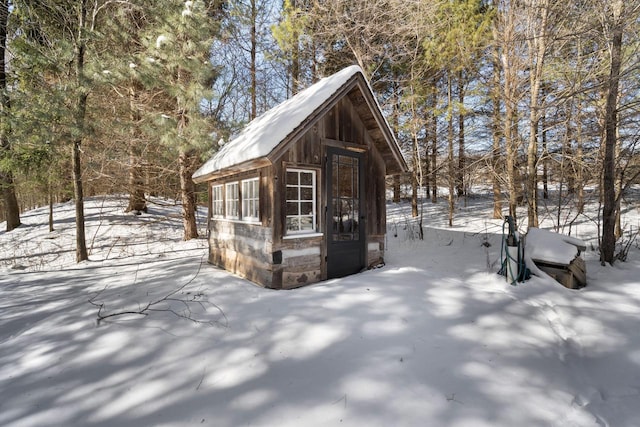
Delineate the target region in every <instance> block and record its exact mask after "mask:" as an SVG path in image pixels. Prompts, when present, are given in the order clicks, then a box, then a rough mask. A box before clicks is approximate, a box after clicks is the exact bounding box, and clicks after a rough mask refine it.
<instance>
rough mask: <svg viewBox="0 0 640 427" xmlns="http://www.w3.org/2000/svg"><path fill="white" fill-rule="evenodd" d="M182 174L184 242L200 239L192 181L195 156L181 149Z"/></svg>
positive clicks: (179, 158)
mask: <svg viewBox="0 0 640 427" xmlns="http://www.w3.org/2000/svg"><path fill="white" fill-rule="evenodd" d="M178 163H179V169H180V171H179V173H180V194H181V196H182V221H183V225H184V237H183V238H184V240H190V239H195V238H197V237H198V227H197V224H196V214H195V213H196V203H195V202H196V198H195V184H194V183H193V180H192V179H191V175H192V174H193V172H194V171H193V165H194V163H195V162H194V158H193V154H191V153H188V152H187V151H186V150H184V149H180V153H179V155H178Z"/></svg>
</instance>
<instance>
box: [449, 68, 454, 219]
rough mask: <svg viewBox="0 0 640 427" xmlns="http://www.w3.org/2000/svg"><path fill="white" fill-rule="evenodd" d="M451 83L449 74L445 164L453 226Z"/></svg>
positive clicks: (450, 216) (450, 217) (450, 215)
mask: <svg viewBox="0 0 640 427" xmlns="http://www.w3.org/2000/svg"><path fill="white" fill-rule="evenodd" d="M451 92H452V84H451V76H450V75H449V76H448V78H447V102H448V103H449V111H448V117H447V143H448V147H449V149H448V153H447V164H448V165H447V166H448V168H449V173H448V175H449V177H448V179H447V181H448V184H449V227H453V213H454V210H455V195H454V194H455V180H456V170H455V163H454V158H453V106H452V105H451V104H452V102H453V96H452V93H451Z"/></svg>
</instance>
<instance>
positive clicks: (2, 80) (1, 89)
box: [0, 0, 20, 231]
mask: <svg viewBox="0 0 640 427" xmlns="http://www.w3.org/2000/svg"><path fill="white" fill-rule="evenodd" d="M9 3H10V2H9V0H2V3H0V64H1V65H0V159H1V158H3V157H5V156H7V155H8V154H9V152H10V151H11V142H10V141H9V134H10V132H11V126H10V124H9V110H10V108H11V103H10V100H9V94H8V91H7V70H6V62H5V60H6V47H7V21H8V19H9ZM0 190H1V191H2V200H3V206H4V216H5V219H6V222H7V225H6V227H7V228H6V229H7V231H11V230H13V229H15V228H16V227H18V226H20V206H19V205H18V198H17V197H16V187H15V183H14V178H13V173H12V172H11V171H10V170H5V171H0Z"/></svg>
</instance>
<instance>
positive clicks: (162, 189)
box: [0, 0, 640, 263]
mask: <svg viewBox="0 0 640 427" xmlns="http://www.w3.org/2000/svg"><path fill="white" fill-rule="evenodd" d="M1 2H2V4H1V6H0V45H1V48H2V49H3V53H2V54H0V59H3V58H4V61H3V62H2V67H0V86H1V87H0V91H1V96H0V101H1V102H0V104H1V105H0V107H1V109H0V120H1V126H0V142H1V151H0V181H1V184H0V186H1V188H2V192H3V199H2V200H3V201H2V204H3V208H4V209H3V212H4V213H3V215H4V219H5V220H6V221H7V230H10V229H12V228H15V227H16V226H18V225H19V224H20V219H19V215H20V209H21V206H22V208H27V207H33V206H40V205H43V204H46V203H49V204H52V203H54V202H55V201H61V200H70V199H73V200H75V203H76V217H77V221H78V222H77V230H78V232H77V239H78V242H77V247H78V249H77V258H78V260H79V261H80V260H82V259H86V257H87V254H86V244H85V243H84V242H83V239H84V237H83V231H82V230H83V206H82V200H83V197H84V195H85V194H100V193H115V192H123V193H127V194H128V195H129V198H130V199H129V206H128V210H130V211H137V212H140V211H144V210H145V209H146V206H147V203H148V200H147V197H146V195H151V194H158V195H165V196H173V197H175V198H178V199H180V200H181V202H182V206H183V217H184V223H185V238H192V237H195V236H196V235H197V229H196V227H195V217H194V209H195V204H196V192H195V188H194V187H193V183H192V182H191V180H190V175H191V173H192V172H193V170H195V168H196V167H197V166H198V165H199V163H200V162H201V161H202V159H203V158H204V157H206V156H208V155H210V154H211V153H212V152H213V151H215V149H216V148H217V142H218V141H219V140H221V139H224V138H228V137H229V136H230V135H232V134H233V132H234V131H236V130H237V129H239V128H240V127H241V126H242V125H243V124H244V123H246V122H247V121H249V120H251V119H252V118H254V117H256V116H257V115H259V114H260V113H262V112H264V111H266V110H267V109H268V108H270V107H272V106H274V105H275V104H277V103H278V102H280V101H282V100H283V99H285V98H286V97H288V96H291V95H292V94H295V93H296V92H298V91H299V90H301V89H302V88H304V87H306V86H308V85H309V84H311V83H313V82H314V81H316V80H317V79H318V78H320V77H322V76H325V75H328V74H331V73H332V72H335V71H337V70H339V69H341V68H343V67H344V66H347V65H351V64H354V63H355V64H358V65H360V67H361V68H362V69H363V71H364V73H365V75H366V77H367V78H368V80H369V81H370V83H371V85H372V88H373V89H374V92H375V93H376V94H377V96H378V97H379V99H378V100H379V102H380V105H381V106H382V108H383V110H384V111H385V113H386V114H387V117H388V118H389V123H390V125H391V126H392V128H393V129H394V130H395V132H396V134H397V136H398V141H399V142H400V144H401V146H402V148H403V150H404V152H405V155H406V158H407V159H408V160H409V163H410V166H411V173H410V174H409V176H408V177H395V179H394V182H393V187H394V189H395V194H396V197H399V194H400V188H401V184H403V183H404V184H406V185H405V186H403V188H404V187H406V186H408V187H409V188H410V189H411V191H410V193H411V194H410V195H409V197H410V198H411V201H412V210H413V213H414V215H416V216H419V215H420V199H421V197H426V199H430V200H431V201H433V202H436V201H438V199H439V198H440V197H441V196H442V194H441V193H440V192H439V188H442V187H445V188H446V189H447V191H446V192H445V193H446V194H445V198H446V201H447V203H448V206H449V223H450V224H451V225H453V223H454V221H455V207H456V200H457V199H459V198H464V197H466V196H467V195H468V193H469V191H470V187H471V185H472V184H473V183H474V180H481V181H482V183H483V184H486V185H487V186H489V187H490V188H491V191H492V193H493V204H494V217H495V218H501V217H502V216H503V215H505V214H508V215H511V216H512V217H513V218H514V219H516V221H519V222H522V223H524V220H525V219H524V218H523V219H520V218H518V216H517V210H516V208H517V207H518V206H519V205H522V204H524V205H526V207H527V217H526V223H527V224H528V225H530V226H536V225H538V222H539V216H540V209H541V205H542V206H544V204H546V203H547V202H546V200H547V198H548V197H549V194H550V192H551V191H554V192H555V194H556V196H557V199H558V200H563V201H566V203H572V204H573V205H574V207H575V212H577V213H578V214H580V213H582V212H583V209H584V205H585V203H586V199H587V198H588V197H597V198H598V200H599V202H600V204H601V207H602V208H601V210H600V213H599V218H598V221H599V223H600V224H601V225H600V235H601V237H600V253H601V259H602V261H603V262H609V263H611V262H613V261H614V260H615V259H616V256H617V254H616V241H618V239H619V238H620V236H621V233H622V226H621V224H620V212H621V200H622V198H623V197H624V194H625V192H626V191H628V189H629V187H630V186H631V185H632V183H633V182H634V181H635V180H636V179H637V178H638V175H639V174H640V168H639V167H638V162H637V160H636V157H637V156H636V155H635V148H636V145H637V143H638V140H639V136H640V132H639V130H640V127H638V122H637V119H638V112H639V111H638V91H637V87H638V80H639V77H640V73H639V72H638V71H639V65H640V55H639V54H638V48H639V47H640V43H639V38H638V30H639V28H640V27H639V23H640V21H639V18H640V1H639V0H632V1H622V0H613V1H610V0H582V1H579V2H568V3H567V2H562V1H559V0H366V1H350V0H284V1H282V0H226V1H225V0H208V1H202V0H194V1H190V0H188V1H183V0H147V1H142V0H117V1H116V0H92V1H89V0H50V1H44V0H12V1H10V0H1ZM476 183H477V182H476ZM563 203H564V202H563ZM83 246H84V247H85V249H84V251H83V250H82V248H83Z"/></svg>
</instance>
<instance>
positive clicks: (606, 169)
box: [600, 0, 624, 264]
mask: <svg viewBox="0 0 640 427" xmlns="http://www.w3.org/2000/svg"><path fill="white" fill-rule="evenodd" d="M623 7H624V3H623V1H622V0H616V1H615V2H613V3H612V4H611V18H612V26H611V31H612V37H611V41H610V53H611V63H610V68H609V77H608V79H607V81H606V84H605V90H606V94H607V97H606V104H605V117H604V126H605V135H604V136H605V140H604V145H605V149H604V163H603V190H604V195H603V196H604V200H603V208H602V243H601V245H600V261H601V262H602V263H609V264H611V263H613V262H614V257H615V246H616V237H615V228H616V210H617V209H616V206H617V203H616V194H615V193H616V190H615V177H616V173H615V150H616V145H617V138H616V136H617V128H618V111H617V104H618V91H619V83H620V69H621V66H622V65H621V64H622V16H623Z"/></svg>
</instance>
